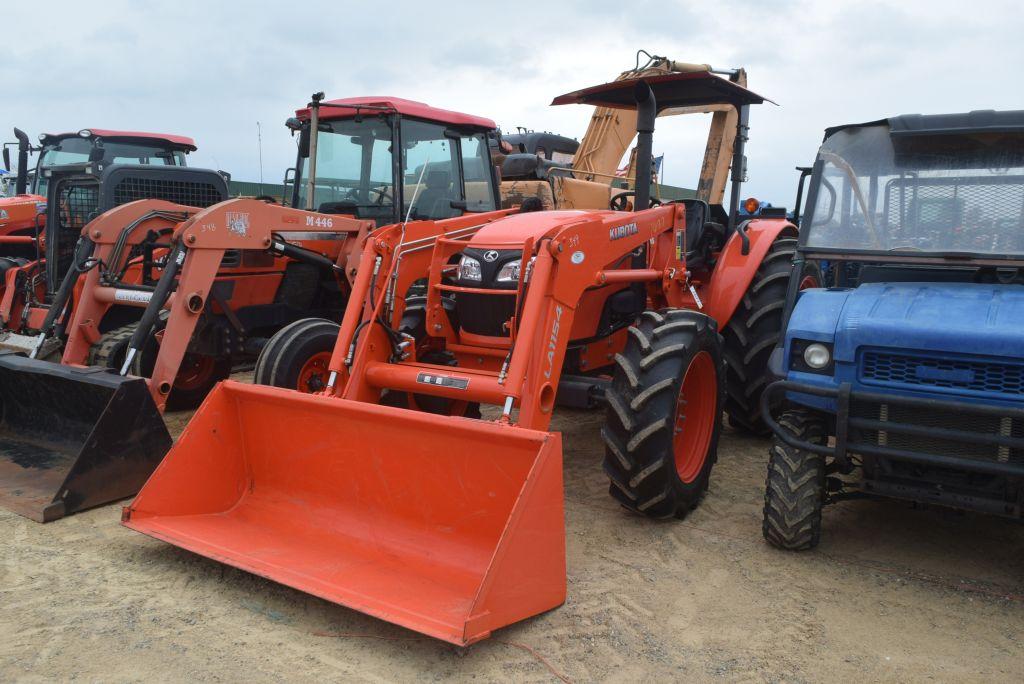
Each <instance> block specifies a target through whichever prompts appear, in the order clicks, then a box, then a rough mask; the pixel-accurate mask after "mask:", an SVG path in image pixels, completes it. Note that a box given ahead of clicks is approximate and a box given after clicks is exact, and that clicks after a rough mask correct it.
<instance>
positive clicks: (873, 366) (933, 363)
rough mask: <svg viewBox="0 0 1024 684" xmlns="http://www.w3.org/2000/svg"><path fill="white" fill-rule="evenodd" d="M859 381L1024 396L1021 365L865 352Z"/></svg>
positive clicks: (1023, 370) (1022, 367)
mask: <svg viewBox="0 0 1024 684" xmlns="http://www.w3.org/2000/svg"><path fill="white" fill-rule="evenodd" d="M860 376H861V380H864V381H868V382H874V383H880V384H886V385H914V386H921V387H942V388H948V389H955V390H960V391H962V392H967V393H975V394H999V395H1005V396H1011V397H1021V396H1024V364H1020V363H1013V362H1003V363H992V362H989V361H974V360H968V359H937V358H929V357H924V356H914V355H910V354H894V353H890V352H884V351H874V350H869V351H866V352H864V355H863V359H862V361H861V368H860Z"/></svg>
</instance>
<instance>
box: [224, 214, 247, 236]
mask: <svg viewBox="0 0 1024 684" xmlns="http://www.w3.org/2000/svg"><path fill="white" fill-rule="evenodd" d="M226 217H227V223H228V232H231V233H234V234H235V235H240V236H242V237H245V236H246V235H248V234H249V214H248V213H243V212H238V211H229V212H227V214H226Z"/></svg>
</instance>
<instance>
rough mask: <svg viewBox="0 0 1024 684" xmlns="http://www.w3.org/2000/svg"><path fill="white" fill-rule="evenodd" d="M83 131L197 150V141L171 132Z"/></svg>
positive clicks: (67, 135) (49, 135)
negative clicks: (156, 141)
mask: <svg viewBox="0 0 1024 684" xmlns="http://www.w3.org/2000/svg"><path fill="white" fill-rule="evenodd" d="M81 130H83V131H90V132H91V133H92V135H93V137H95V138H103V139H104V140H110V139H119V140H141V141H152V140H159V141H161V142H164V143H167V144H168V146H170V147H177V148H180V149H184V150H188V151H189V152H195V151H196V150H197V149H199V148H198V147H196V141H195V140H193V139H192V138H189V137H188V136H184V135H171V134H169V133H146V132H145V131H114V130H110V129H108V128H83V129H81ZM78 133H79V132H77V131H76V132H74V133H44V134H43V138H57V139H63V138H78V137H80V136H79V134H78Z"/></svg>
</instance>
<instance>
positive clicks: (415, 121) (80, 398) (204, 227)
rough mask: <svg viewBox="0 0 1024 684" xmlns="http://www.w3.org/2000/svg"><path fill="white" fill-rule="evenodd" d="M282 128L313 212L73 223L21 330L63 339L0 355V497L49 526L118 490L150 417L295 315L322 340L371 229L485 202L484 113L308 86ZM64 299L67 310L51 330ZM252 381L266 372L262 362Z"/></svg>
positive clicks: (153, 206)
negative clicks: (326, 96)
mask: <svg viewBox="0 0 1024 684" xmlns="http://www.w3.org/2000/svg"><path fill="white" fill-rule="evenodd" d="M289 125H290V127H292V128H293V129H295V130H298V131H299V133H300V139H299V165H298V167H297V168H298V169H299V174H298V182H297V183H296V186H295V191H294V196H293V201H294V202H295V203H296V204H298V203H301V202H303V201H305V202H308V204H309V206H315V207H317V208H318V209H319V212H311V211H303V210H299V209H294V208H285V207H280V206H276V205H273V204H267V203H266V202H263V201H259V200H252V199H236V200H229V201H226V202H222V203H220V204H216V205H215V206H212V207H210V208H209V209H206V210H200V209H199V208H197V207H192V206H187V205H183V204H174V203H171V202H166V201H158V200H152V201H141V202H134V203H131V204H127V205H124V206H122V207H119V208H117V209H114V210H111V211H108V212H106V213H104V214H102V215H101V216H99V217H98V218H96V219H95V220H93V221H92V222H90V223H88V224H87V225H86V226H85V227H84V229H83V231H82V238H83V239H82V241H81V243H80V244H79V247H78V253H77V254H76V255H75V256H74V259H73V260H72V267H71V269H70V271H69V275H68V277H67V278H66V279H65V281H64V285H63V286H62V288H61V290H60V291H59V292H58V293H57V294H56V296H55V297H54V299H53V302H52V305H51V306H50V307H49V314H48V315H47V317H46V319H45V320H44V321H43V322H42V324H40V325H39V326H38V327H39V331H40V332H39V334H38V335H37V336H36V337H34V338H31V341H32V344H31V347H32V349H33V350H35V349H40V348H41V347H42V345H43V343H44V340H46V339H50V337H48V336H51V337H60V338H64V337H66V343H65V345H64V347H63V358H62V361H61V364H55V363H47V362H43V361H39V360H35V359H31V358H24V357H20V356H8V357H0V401H3V404H4V407H5V411H4V414H3V418H2V419H0V500H2V501H3V502H4V503H5V504H6V505H8V506H9V507H11V508H12V509H14V510H17V511H18V512H20V513H23V514H26V515H29V516H30V517H33V518H35V519H37V520H41V521H47V520H52V519H55V518H58V517H61V516H62V515H66V514H68V513H72V512H74V511H77V510H81V509H83V508H87V507H90V506H95V505H99V504H102V503H106V502H109V501H112V500H116V499H119V498H124V497H126V496H130V495H132V494H134V493H135V491H137V489H138V487H139V486H140V485H141V484H142V482H143V481H144V480H145V478H146V477H147V476H148V475H149V473H150V472H151V471H152V469H153V467H155V465H156V463H157V462H159V460H160V458H161V457H162V456H163V454H164V453H165V452H166V450H167V448H168V447H169V446H170V438H169V436H168V433H167V430H166V428H165V427H164V425H163V423H162V421H161V419H160V412H162V411H163V410H164V408H165V407H172V408H189V407H194V406H195V405H197V404H198V403H199V401H201V400H202V398H203V397H204V396H205V394H206V392H207V391H208V390H209V388H210V387H211V386H212V385H213V384H214V383H215V382H216V381H218V380H220V379H222V378H224V377H226V376H227V375H228V373H229V372H230V370H231V367H232V363H233V362H234V361H237V360H240V359H245V358H246V357H248V358H253V357H254V356H255V354H256V352H258V351H259V349H260V348H261V347H262V346H263V344H264V342H265V341H266V340H267V338H268V337H269V336H270V335H271V334H273V333H274V332H276V331H278V330H281V328H282V327H283V326H284V327H285V330H284V331H283V333H282V334H286V335H289V336H294V335H299V336H301V337H303V338H305V337H306V336H307V333H309V332H310V330H308V329H307V327H304V326H303V325H302V324H301V321H300V322H299V324H293V325H288V324H291V323H293V322H295V321H296V320H297V319H301V318H303V317H306V316H309V315H310V314H313V315H317V316H320V317H321V318H317V319H316V320H317V322H318V323H319V324H321V327H322V326H323V325H326V326H328V327H331V326H333V329H334V330H335V333H334V336H336V330H337V324H336V323H332V322H331V321H333V320H339V319H340V317H341V312H342V311H343V309H344V305H345V299H346V297H347V295H348V292H349V287H350V281H351V278H352V277H353V276H354V274H355V273H356V266H357V263H358V257H359V255H360V253H361V245H362V242H363V239H364V238H365V237H366V235H367V234H368V233H369V232H371V231H372V230H373V229H374V228H375V227H376V226H377V225H378V224H387V223H395V222H397V221H398V220H399V218H400V217H410V216H411V217H420V218H437V219H442V218H446V217H455V216H458V215H461V214H463V213H466V212H472V211H481V210H486V209H490V210H494V205H495V197H496V182H495V178H494V175H493V173H492V171H491V166H490V163H489V157H488V156H487V155H488V144H487V138H488V136H490V135H493V131H494V128H495V126H494V124H493V122H491V121H489V120H487V119H482V118H479V117H471V116H467V115H463V114H458V113H455V112H448V111H445V110H439V109H434V108H431V107H428V106H426V105H423V104H421V103H416V102H410V101H406V100H399V99H396V98H351V99H347V100H336V101H333V102H321V96H320V95H319V94H318V95H317V96H316V97H315V98H314V101H313V103H312V104H311V106H310V107H309V108H307V109H303V110H300V111H299V112H298V116H297V117H296V118H295V119H293V120H290V123H289ZM396 150H402V154H401V155H398V154H395V153H394V151H396ZM473 173H475V174H476V177H474V176H472V174H473ZM302 190H306V191H307V192H305V193H303V192H301V191H302ZM73 293H77V294H75V296H74V307H73V309H72V314H70V316H66V317H65V319H61V321H60V322H59V323H58V315H59V314H58V312H61V311H64V310H65V308H66V303H67V302H69V301H70V299H71V297H72V294H73ZM112 319H117V320H119V321H122V324H120V325H117V324H111V323H110V321H111V320H112ZM125 321H126V322H125ZM314 332H315V330H314ZM331 340H332V342H333V336H332V338H331ZM258 371H259V372H261V373H262V372H263V367H262V366H261V367H260V369H258ZM266 371H267V373H270V374H271V375H272V376H273V377H280V369H279V368H278V367H277V365H274V366H273V367H267V369H266ZM129 373H131V375H129ZM325 380H326V360H318V359H311V360H309V363H307V364H305V365H304V366H303V367H302V368H299V369H297V371H296V375H295V376H294V377H293V378H292V379H291V382H292V384H293V385H295V386H301V387H303V388H304V389H306V390H307V391H311V390H315V389H317V388H318V387H322V386H323V384H324V381H325Z"/></svg>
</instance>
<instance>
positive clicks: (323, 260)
mask: <svg viewBox="0 0 1024 684" xmlns="http://www.w3.org/2000/svg"><path fill="white" fill-rule="evenodd" d="M310 226H314V228H313V229H312V230H311V229H310ZM161 229H162V230H164V231H168V230H173V234H171V235H170V236H169V239H168V243H167V245H166V247H167V250H168V251H167V252H166V256H165V265H164V267H163V270H162V273H161V275H160V278H159V281H158V282H156V284H155V285H153V286H143V285H135V284H125V283H124V282H121V280H120V279H118V278H117V274H118V273H119V272H122V271H126V270H127V269H129V268H133V267H134V268H141V267H142V265H141V264H139V263H138V262H136V263H135V264H134V266H133V265H131V264H129V256H130V255H131V254H132V248H133V247H136V246H138V245H141V244H143V243H144V241H145V240H146V239H147V236H148V235H150V234H151V233H152V232H154V231H156V232H159V231H160V230H161ZM372 229H373V222H372V221H362V220H356V219H352V218H349V217H346V216H328V215H320V214H312V213H310V212H306V211H302V210H299V209H291V208H287V207H281V206H278V205H273V204H268V203H266V202H263V201H260V200H252V199H235V200H228V201H227V202H222V203H220V204H217V205H214V206H213V207H210V208H208V209H204V210H199V209H196V208H195V207H185V206H182V205H176V204H172V203H170V202H163V201H160V200H142V201H139V202H133V203H132V204H129V205H125V206H123V207H121V208H119V209H117V210H114V211H111V212H107V213H106V214H104V215H103V216H102V217H100V218H99V219H97V220H96V221H94V222H92V223H91V224H90V225H89V226H88V239H89V240H90V241H91V243H92V244H93V245H94V251H93V253H92V256H91V257H90V263H92V264H94V265H96V264H105V265H106V268H90V269H89V271H88V273H87V275H86V277H85V282H84V285H83V286H82V293H81V295H80V296H79V300H78V303H77V305H76V306H75V309H74V313H73V316H72V319H71V323H70V325H69V328H68V341H67V345H66V347H65V351H64V356H63V359H62V362H63V363H64V364H67V365H84V364H85V363H86V362H87V359H88V353H89V349H90V348H91V347H92V346H93V345H94V344H96V342H97V341H98V340H99V339H100V336H101V332H100V328H99V324H100V322H101V321H102V320H103V316H104V314H105V313H106V311H107V310H108V309H109V308H110V306H111V305H112V304H114V303H118V304H122V305H127V306H134V307H139V308H143V309H144V313H143V315H142V317H141V320H140V323H139V326H138V328H137V329H136V333H135V335H134V336H133V338H132V340H131V342H130V343H129V348H128V355H129V356H132V355H133V354H134V353H137V352H138V351H139V349H140V347H141V345H142V343H144V341H145V339H146V338H148V336H149V335H150V334H151V332H152V328H153V325H154V324H155V322H156V317H157V316H158V315H159V312H160V311H161V310H167V311H168V312H169V316H168V319H167V326H166V328H165V329H164V330H163V333H162V335H161V340H160V352H159V354H158V355H157V358H156V363H155V366H154V369H153V373H152V375H151V377H150V378H149V379H148V380H147V382H148V385H149V389H150V394H151V395H152V397H153V400H154V402H156V404H157V407H158V409H159V410H161V411H163V409H164V408H165V406H166V404H167V399H168V396H169V395H170V392H171V389H172V388H173V385H174V379H175V377H176V376H177V374H178V371H179V369H180V368H181V364H182V360H183V359H184V357H185V354H186V352H187V351H188V348H189V345H190V343H191V342H192V340H193V334H194V333H195V330H196V325H197V324H198V322H199V318H200V315H201V314H202V313H203V312H204V311H205V310H207V308H208V307H211V306H215V307H216V308H217V309H218V310H219V312H220V313H222V314H224V315H226V316H227V317H228V319H229V320H231V319H232V318H233V316H234V314H233V312H232V310H231V307H230V305H229V302H228V301H225V299H224V298H222V297H218V296H217V294H216V292H215V287H214V286H215V284H216V283H217V282H218V280H219V279H222V278H225V277H228V278H230V277H239V276H241V277H246V276H248V277H253V276H255V277H259V276H260V274H263V275H264V276H266V277H270V278H272V280H273V285H274V286H275V287H276V286H277V285H278V284H279V283H280V282H281V277H282V272H283V270H284V269H283V266H282V263H281V261H280V258H286V259H295V260H300V261H302V260H305V261H308V262H311V263H314V264H316V265H319V266H323V267H328V268H332V269H334V270H335V271H336V274H337V277H338V280H339V284H340V285H343V287H344V290H347V288H348V282H349V281H348V280H347V279H346V277H345V275H346V274H349V276H350V274H352V273H354V272H355V271H356V267H357V261H356V260H355V259H354V258H353V255H354V253H356V252H357V250H356V245H358V244H359V243H360V242H361V241H362V240H364V239H365V237H366V235H367V234H368V233H369V232H370V230H372ZM232 251H237V252H240V253H242V254H245V253H247V252H248V253H254V252H261V253H266V254H269V255H273V256H274V258H273V259H271V260H270V261H269V262H267V264H266V265H265V266H264V267H262V268H259V267H251V266H250V267H248V268H244V267H243V268H242V270H240V271H229V272H224V271H222V264H223V263H224V260H225V256H226V255H227V254H228V253H229V252H232ZM328 255H329V256H328ZM132 281H133V282H137V281H138V279H137V278H133V279H132ZM344 290H343V291H344ZM243 333H244V330H243V331H240V333H239V334H240V336H241V335H242V334H243ZM235 346H236V347H237V348H236V351H237V352H238V353H241V352H242V351H243V345H242V343H241V342H236V343H235ZM133 350H134V352H133ZM130 363H131V358H126V359H125V363H124V366H123V367H122V368H121V373H122V374H124V373H126V372H127V371H128V367H129V365H130Z"/></svg>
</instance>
